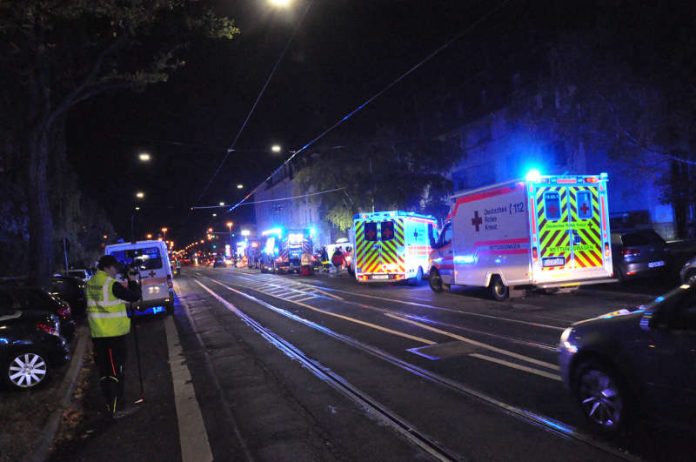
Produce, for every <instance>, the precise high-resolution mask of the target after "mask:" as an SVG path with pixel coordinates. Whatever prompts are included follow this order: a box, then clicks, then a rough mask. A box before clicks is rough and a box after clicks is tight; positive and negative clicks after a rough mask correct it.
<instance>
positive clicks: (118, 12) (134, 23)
mask: <svg viewBox="0 0 696 462" xmlns="http://www.w3.org/2000/svg"><path fill="white" fill-rule="evenodd" d="M237 33H238V29H237V28H236V27H235V25H234V23H233V22H232V21H231V20H230V19H228V18H225V17H221V16H218V15H217V14H215V12H214V11H213V10H212V8H211V7H210V6H209V5H207V4H206V2H203V1H193V0H131V1H128V2H123V1H120V0H99V1H95V0H25V1H22V2H13V1H8V0H0V64H1V65H2V69H3V72H2V73H3V75H4V77H2V83H3V84H5V85H4V86H3V89H4V94H3V98H2V99H3V101H4V102H6V103H7V104H8V106H7V107H8V110H9V111H11V114H12V120H11V122H10V123H11V128H10V130H11V131H12V132H13V133H14V134H15V136H16V138H17V151H18V152H19V155H20V156H21V158H22V159H24V162H25V164H26V195H27V200H28V215H29V259H30V277H31V279H32V280H33V281H34V282H36V283H39V284H43V283H45V282H46V281H47V280H48V278H49V276H50V274H51V271H52V270H53V264H54V261H53V255H54V250H53V246H54V239H53V219H52V214H51V204H50V200H49V197H50V195H49V165H50V162H51V159H52V156H53V155H54V152H55V149H54V146H53V142H54V140H55V139H57V138H60V136H61V133H60V132H61V131H62V130H64V126H63V124H62V123H61V120H62V119H63V118H64V117H65V115H66V114H67V113H68V111H69V110H70V109H71V108H73V107H75V105H77V104H79V103H80V102H82V101H85V100H87V99H89V98H93V97H95V96H96V95H99V94H101V93H104V92H106V91H113V90H117V89H140V88H143V87H144V86H146V85H149V84H153V83H158V82H164V81H166V80H167V78H168V76H169V74H170V73H171V72H173V71H174V70H176V69H177V68H179V67H181V66H183V65H184V64H185V61H184V59H183V58H182V55H183V52H184V51H185V48H186V45H187V44H188V43H189V42H190V41H191V40H193V39H194V38H196V37H201V36H204V37H209V38H214V39H232V38H233V37H234V36H235V35H236V34H237Z"/></svg>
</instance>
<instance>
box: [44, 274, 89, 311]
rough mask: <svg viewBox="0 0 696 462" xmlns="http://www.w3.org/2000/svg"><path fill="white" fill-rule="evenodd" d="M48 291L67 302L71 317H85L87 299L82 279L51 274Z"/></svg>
mask: <svg viewBox="0 0 696 462" xmlns="http://www.w3.org/2000/svg"><path fill="white" fill-rule="evenodd" d="M49 292H50V293H51V295H53V296H55V297H58V298H60V299H61V300H65V301H66V302H68V304H69V305H70V310H71V311H72V315H73V317H75V318H83V317H85V315H86V310H87V300H86V298H85V281H84V280H82V279H80V278H76V277H72V276H53V277H52V278H51V287H50V288H49Z"/></svg>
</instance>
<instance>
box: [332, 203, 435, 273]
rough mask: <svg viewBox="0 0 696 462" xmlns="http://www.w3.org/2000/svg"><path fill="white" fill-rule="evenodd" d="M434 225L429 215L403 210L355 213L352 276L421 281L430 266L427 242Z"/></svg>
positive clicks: (428, 242)
mask: <svg viewBox="0 0 696 462" xmlns="http://www.w3.org/2000/svg"><path fill="white" fill-rule="evenodd" d="M436 229H437V221H435V218H434V217H432V216H430V215H420V214H417V213H413V212H403V211H389V212H373V213H358V214H356V215H355V216H354V217H353V227H352V229H351V232H350V235H351V240H352V247H353V249H355V251H354V252H353V254H352V255H351V270H352V272H353V273H354V274H355V279H356V280H357V281H358V282H385V281H404V280H408V281H413V282H414V283H420V282H421V281H422V280H423V278H424V277H425V276H426V275H427V274H428V270H429V269H430V259H429V258H430V251H431V248H430V243H431V237H432V236H433V234H434V233H435V230H436ZM344 249H345V247H344Z"/></svg>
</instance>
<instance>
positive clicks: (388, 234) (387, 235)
mask: <svg viewBox="0 0 696 462" xmlns="http://www.w3.org/2000/svg"><path fill="white" fill-rule="evenodd" d="M392 236H393V233H392V230H391V228H384V229H383V230H382V237H383V238H385V239H391V238H392Z"/></svg>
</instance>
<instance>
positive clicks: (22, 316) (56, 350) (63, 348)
mask: <svg viewBox="0 0 696 462" xmlns="http://www.w3.org/2000/svg"><path fill="white" fill-rule="evenodd" d="M11 304H12V300H11V299H10V298H9V297H7V296H6V295H3V294H0V381H2V382H4V383H5V384H6V385H8V386H10V387H11V388H16V389H29V388H34V387H36V386H37V385H40V384H41V383H43V382H44V381H45V380H46V379H47V378H48V376H49V375H50V374H51V371H52V369H53V368H55V367H58V366H60V365H61V364H63V363H65V362H66V361H67V360H68V359H69V358H70V354H69V352H68V346H67V342H66V341H65V339H64V338H63V337H62V336H61V335H60V322H59V321H58V317H57V316H55V315H53V314H50V313H47V312H45V311H18V310H14V309H13V308H12V306H11Z"/></svg>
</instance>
